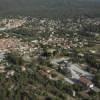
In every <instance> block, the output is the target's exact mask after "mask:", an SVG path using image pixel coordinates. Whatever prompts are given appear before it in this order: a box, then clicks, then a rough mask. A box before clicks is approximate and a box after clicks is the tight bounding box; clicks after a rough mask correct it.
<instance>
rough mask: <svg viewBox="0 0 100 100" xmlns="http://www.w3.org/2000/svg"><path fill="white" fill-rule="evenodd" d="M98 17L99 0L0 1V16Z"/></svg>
mask: <svg viewBox="0 0 100 100" xmlns="http://www.w3.org/2000/svg"><path fill="white" fill-rule="evenodd" d="M18 14H21V15H33V16H39V17H40V16H41V17H42V16H44V17H48V16H49V17H62V16H76V15H89V16H100V0H0V15H1V16H2V15H18Z"/></svg>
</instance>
